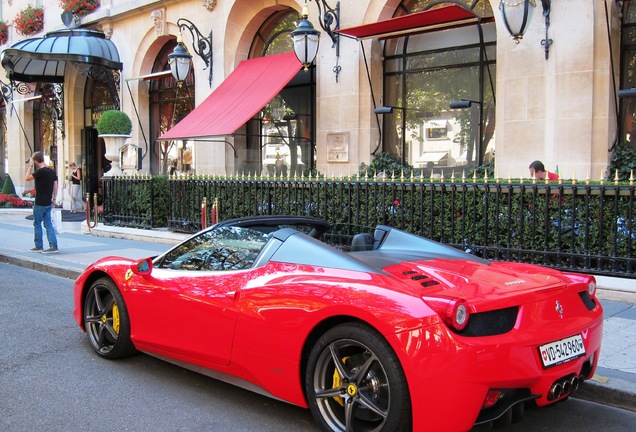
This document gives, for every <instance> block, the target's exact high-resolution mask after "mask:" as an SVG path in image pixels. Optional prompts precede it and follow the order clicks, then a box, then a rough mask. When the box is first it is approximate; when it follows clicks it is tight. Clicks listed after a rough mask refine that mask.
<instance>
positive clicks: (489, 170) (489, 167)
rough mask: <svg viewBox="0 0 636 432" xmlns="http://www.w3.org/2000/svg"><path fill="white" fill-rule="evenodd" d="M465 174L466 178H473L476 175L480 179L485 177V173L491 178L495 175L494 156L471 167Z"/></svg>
mask: <svg viewBox="0 0 636 432" xmlns="http://www.w3.org/2000/svg"><path fill="white" fill-rule="evenodd" d="M465 175H466V178H473V177H475V176H476V177H477V178H480V179H482V178H484V177H486V175H487V176H488V178H490V179H491V178H493V177H494V176H495V158H492V159H490V160H489V161H488V162H486V163H485V164H483V165H479V166H476V167H474V168H472V169H471V170H469V171H467V172H466V174H465Z"/></svg>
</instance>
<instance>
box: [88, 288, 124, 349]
mask: <svg viewBox="0 0 636 432" xmlns="http://www.w3.org/2000/svg"><path fill="white" fill-rule="evenodd" d="M84 326H85V328H86V334H87V335H88V340H89V342H90V344H91V347H92V348H93V350H95V352H96V353H97V354H99V355H100V356H101V357H104V358H109V359H115V358H121V357H126V356H129V355H131V354H133V353H134V352H135V347H134V346H133V344H132V341H131V340H130V320H129V317H128V309H127V308H126V305H125V304H124V299H123V298H122V296H121V293H120V292H119V289H118V288H117V286H116V285H115V283H114V282H113V281H112V280H111V279H109V278H101V279H98V280H96V281H95V282H93V284H92V285H91V287H90V288H89V289H88V292H87V293H86V297H85V299H84Z"/></svg>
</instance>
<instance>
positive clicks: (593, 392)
mask: <svg viewBox="0 0 636 432" xmlns="http://www.w3.org/2000/svg"><path fill="white" fill-rule="evenodd" d="M597 379H602V380H608V379H607V378H603V377H599V376H597V375H594V376H593V377H592V378H591V379H590V380H587V381H584V382H583V383H582V384H581V386H580V387H579V389H578V390H577V391H576V393H575V394H574V395H572V397H573V398H576V399H583V400H586V401H589V402H595V403H598V404H602V405H610V406H613V407H616V408H620V409H625V410H629V411H635V412H636V393H634V392H633V391H629V390H624V389H621V388H616V387H630V388H633V383H628V382H626V381H623V380H620V379H616V378H609V380H608V382H609V381H612V384H613V385H612V386H609V385H607V384H602V383H599V382H596V381H595V380H597Z"/></svg>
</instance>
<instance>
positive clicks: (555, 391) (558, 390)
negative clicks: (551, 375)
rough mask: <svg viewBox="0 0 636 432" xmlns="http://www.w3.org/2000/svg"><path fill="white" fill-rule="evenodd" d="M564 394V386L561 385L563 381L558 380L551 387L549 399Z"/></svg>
mask: <svg viewBox="0 0 636 432" xmlns="http://www.w3.org/2000/svg"><path fill="white" fill-rule="evenodd" d="M562 394H563V387H562V386H561V383H560V382H559V381H557V382H555V383H554V384H552V387H550V391H549V393H548V400H554V399H558V398H560V397H561V395H562Z"/></svg>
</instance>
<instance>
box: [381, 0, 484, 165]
mask: <svg viewBox="0 0 636 432" xmlns="http://www.w3.org/2000/svg"><path fill="white" fill-rule="evenodd" d="M448 4H457V5H460V6H462V7H465V8H467V9H472V11H473V12H474V13H475V14H476V16H478V17H480V25H471V26H466V27H458V28H450V29H445V30H441V31H436V32H427V33H424V34H415V35H410V36H404V37H400V38H396V39H388V40H387V41H386V42H385V45H384V104H385V105H386V106H392V107H396V108H394V109H393V111H392V113H391V114H384V115H383V120H382V121H383V147H382V148H383V151H385V152H388V153H391V154H393V155H394V156H396V157H397V158H398V159H399V160H401V161H402V162H403V163H405V164H408V165H411V166H413V167H414V168H429V170H428V171H426V172H424V174H425V175H429V174H430V169H431V168H433V169H436V168H447V167H448V168H449V170H450V169H455V167H461V166H465V165H469V166H474V165H478V164H482V163H484V162H487V161H489V160H490V159H491V158H492V157H493V155H494V130H495V97H494V95H495V88H494V85H495V55H496V29H495V23H494V20H493V18H492V17H493V13H492V8H491V7H490V2H489V1H488V0H449V1H439V0H416V1H413V0H404V1H402V3H401V4H400V5H399V7H398V8H397V10H396V13H395V16H401V15H405V14H408V13H414V12H420V11H423V10H427V9H429V8H431V7H438V6H440V5H448ZM461 99H466V100H470V101H473V102H472V103H471V104H470V105H471V106H470V107H466V108H464V109H461V110H452V109H451V108H450V104H451V102H452V101H458V100H461ZM438 172H439V171H438ZM458 174H461V173H458Z"/></svg>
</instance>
